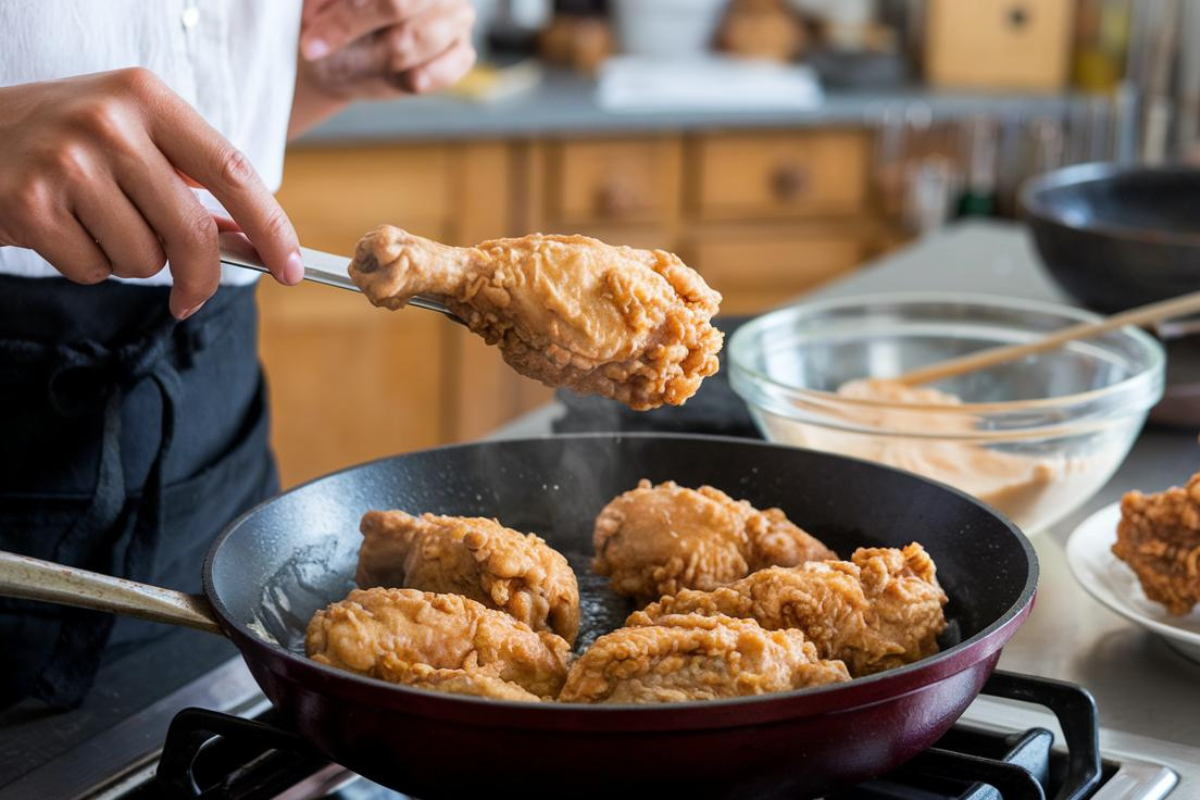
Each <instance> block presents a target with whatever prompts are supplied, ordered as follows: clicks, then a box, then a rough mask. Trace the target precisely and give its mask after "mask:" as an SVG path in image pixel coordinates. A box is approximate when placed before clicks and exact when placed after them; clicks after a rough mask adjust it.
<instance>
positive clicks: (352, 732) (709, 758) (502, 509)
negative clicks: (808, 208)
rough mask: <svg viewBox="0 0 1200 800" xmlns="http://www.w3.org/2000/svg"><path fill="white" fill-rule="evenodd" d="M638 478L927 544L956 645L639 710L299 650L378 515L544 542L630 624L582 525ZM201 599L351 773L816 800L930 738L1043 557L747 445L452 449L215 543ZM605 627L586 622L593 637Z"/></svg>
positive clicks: (388, 463) (431, 784)
mask: <svg viewBox="0 0 1200 800" xmlns="http://www.w3.org/2000/svg"><path fill="white" fill-rule="evenodd" d="M642 477H646V478H650V479H651V480H653V481H661V480H667V479H674V480H677V481H679V482H681V483H684V484H687V485H697V484H700V483H710V484H713V485H715V486H717V487H719V488H722V489H725V490H726V491H728V492H730V493H731V494H733V495H735V496H738V497H744V498H746V499H748V500H750V501H752V502H753V503H755V504H757V505H761V506H769V505H778V506H780V507H782V508H783V509H784V511H785V512H787V514H788V515H789V516H790V517H791V518H792V519H793V520H795V521H797V522H798V523H800V524H801V525H802V526H804V527H806V528H807V529H809V530H810V531H812V532H813V533H815V534H817V535H818V536H820V537H822V538H823V539H825V541H826V542H828V543H829V544H830V545H831V546H833V547H835V548H836V549H838V550H839V551H841V552H842V553H844V554H848V553H849V552H851V551H852V550H853V549H854V548H855V547H857V546H860V545H902V544H907V543H908V542H909V541H912V540H914V539H916V540H918V541H920V542H922V543H923V544H924V545H925V546H926V548H927V549H928V550H929V551H930V552H931V553H932V555H933V557H934V558H935V560H936V561H937V563H938V568H939V577H940V578H941V580H942V583H943V585H944V586H945V588H946V591H947V593H948V594H949V596H950V604H949V606H948V609H947V613H948V616H949V618H950V620H951V626H950V630H949V631H948V637H947V642H946V643H945V644H946V645H948V646H947V647H946V648H945V649H944V650H943V652H941V653H940V654H938V655H937V656H934V657H932V658H929V659H926V660H924V661H921V662H919V663H917V664H913V665H910V666H907V667H904V668H902V669H897V670H893V671H890V672H887V673H883V674H880V675H877V676H873V677H870V678H865V679H859V680H856V681H853V682H851V683H849V684H843V685H839V686H833V687H826V688H821V689H815V690H809V691H802V692H790V693H784V694H776V695H767V696H763V697H757V698H747V699H741V700H731V701H722V702H707V703H694V704H685V705H665V706H630V707H621V706H607V707H605V706H601V707H595V706H577V705H556V704H544V705H535V704H518V703H505V702H497V701H488V700H480V699H475V698H467V697H457V696H450V695H442V694H436V693H430V692H423V691H418V690H412V689H405V688H400V687H395V686H391V685H388V684H385V683H382V682H379V681H375V680H372V679H367V678H360V677H357V676H354V675H349V674H347V673H343V672H339V671H336V670H333V669H330V668H327V667H323V666H321V665H318V664H315V663H313V662H311V661H309V660H307V659H306V658H304V657H303V656H302V655H298V654H297V652H296V646H297V643H298V642H299V639H300V637H301V636H302V632H303V628H304V625H305V624H306V623H307V620H308V618H309V616H310V615H311V613H312V612H313V611H315V610H316V609H317V608H318V607H320V606H323V605H325V604H326V603H328V602H330V601H332V600H335V599H340V598H341V597H342V596H343V595H344V594H345V593H346V591H348V589H349V588H350V586H351V583H350V578H351V576H352V574H353V565H354V561H355V558H356V555H357V547H358V543H359V538H360V537H359V535H358V533H357V526H358V520H359V517H360V515H361V514H362V513H363V512H364V511H366V510H367V509H370V508H379V507H398V508H405V509H409V510H414V511H426V510H428V511H434V512H440V513H448V514H470V515H494V516H497V517H499V518H500V519H501V520H502V521H503V522H504V523H505V524H507V525H510V526H512V527H514V528H518V529H521V530H533V531H537V532H538V533H539V534H541V535H542V536H544V537H545V538H546V539H547V540H548V541H549V543H550V544H551V545H552V546H554V547H557V548H558V549H560V550H562V551H563V552H564V553H566V554H567V555H568V556H569V557H570V558H571V561H572V563H573V564H574V566H575V568H576V571H577V573H578V574H579V575H580V578H581V588H582V589H583V593H584V595H585V598H587V599H586V600H585V602H587V603H588V606H587V607H586V608H585V616H588V615H593V616H595V615H597V614H598V615H599V616H601V617H603V618H604V619H603V620H602V621H601V626H600V627H609V626H613V625H615V624H617V623H619V621H620V619H621V618H622V617H623V615H624V613H625V612H626V611H627V610H628V609H627V607H626V606H624V605H623V604H621V603H618V602H616V601H615V599H614V598H612V597H609V596H606V592H605V591H602V590H600V589H599V588H598V587H599V584H598V583H597V582H595V580H594V579H589V578H588V577H587V573H586V565H587V560H588V556H589V554H590V550H591V523H592V519H593V518H594V516H595V514H596V512H597V511H598V510H599V509H600V507H601V506H602V505H603V504H604V503H605V502H607V501H608V500H609V499H610V498H611V497H612V496H614V495H616V494H618V493H619V492H622V491H624V490H626V489H629V488H630V487H632V486H633V485H634V484H635V483H636V481H637V480H638V479H639V478H642ZM204 584H205V593H206V595H207V597H208V600H209V601H210V602H211V604H212V612H213V614H214V615H215V617H216V619H217V621H218V622H219V624H220V626H221V628H222V629H223V630H224V632H225V633H226V634H227V635H228V636H229V637H230V638H231V639H232V640H233V641H234V642H235V643H236V644H237V646H238V647H239V648H240V649H241V651H242V654H243V656H244V657H245V659H246V662H247V664H248V665H249V667H250V669H251V671H252V672H253V673H254V675H255V677H256V679H257V680H258V682H259V684H260V685H261V686H262V688H263V691H264V692H265V693H266V694H267V696H268V697H270V699H271V700H272V702H273V703H274V704H275V706H276V707H277V708H278V710H279V711H280V712H281V715H282V717H283V718H284V719H285V720H286V721H287V722H288V723H289V724H290V725H291V727H292V728H293V729H294V730H296V731H297V732H298V733H299V734H301V735H302V736H303V737H304V738H305V739H307V740H309V741H311V742H313V743H315V744H316V745H317V746H318V747H319V748H320V749H321V750H322V751H324V752H325V753H326V754H328V755H329V756H330V757H331V758H333V759H334V760H336V761H338V762H340V763H341V764H343V765H345V766H347V767H349V768H350V769H352V770H355V771H357V772H360V773H361V774H363V775H365V776H367V777H369V778H371V779H372V780H374V781H377V782H380V783H383V784H386V785H389V786H391V787H394V788H396V789H398V790H400V791H403V792H406V793H409V794H412V795H415V796H418V797H422V798H425V800H437V798H450V797H465V796H471V795H473V794H475V793H480V794H486V795H495V794H497V793H499V795H501V796H506V795H510V794H512V795H520V796H525V797H537V796H543V795H544V796H573V797H574V796H588V795H593V796H598V795H605V796H628V795H641V794H643V793H645V794H649V793H651V792H659V791H661V792H669V793H670V794H671V795H672V796H682V795H689V796H703V797H710V796H720V797H737V798H747V797H758V796H767V795H768V794H769V795H771V796H788V797H804V796H813V795H816V794H820V793H821V792H824V791H827V790H829V789H831V788H833V787H837V786H841V785H846V784H851V783H857V782H859V781H862V780H864V779H866V778H868V777H871V776H873V775H876V774H879V773H881V772H884V771H887V770H889V769H891V768H893V767H895V766H896V765H898V764H899V763H901V762H903V761H905V760H907V759H908V758H910V757H912V756H914V755H915V754H917V753H919V752H920V751H922V750H924V749H925V748H927V747H929V746H930V745H931V744H933V743H934V742H935V741H936V740H937V739H938V737H939V736H940V735H941V734H942V733H943V732H944V731H945V730H946V729H947V728H948V727H949V726H950V725H951V724H952V723H953V722H954V720H955V719H956V718H957V717H958V716H959V714H960V713H961V712H962V711H963V709H965V708H966V706H967V705H968V704H969V703H970V702H971V700H972V699H974V697H975V696H976V694H977V693H978V692H979V689H980V687H981V686H982V685H983V683H984V681H986V680H987V678H988V676H989V675H990V674H991V672H992V669H993V667H994V666H995V663H996V660H997V659H998V658H999V656H1000V648H1001V647H1002V646H1003V645H1004V644H1005V643H1006V642H1007V641H1008V640H1009V638H1011V636H1012V635H1013V633H1015V632H1016V629H1017V627H1018V626H1019V625H1020V624H1021V623H1022V622H1023V621H1024V619H1025V617H1026V616H1027V615H1028V613H1029V611H1030V608H1031V606H1032V602H1033V597H1034V591H1035V588H1036V585H1037V562H1036V559H1035V556H1034V553H1033V549H1032V547H1031V546H1030V544H1029V542H1028V541H1027V540H1026V539H1025V538H1024V536H1022V535H1021V534H1020V533H1019V532H1018V531H1017V530H1016V529H1015V528H1014V527H1013V526H1012V525H1011V524H1010V523H1008V522H1006V521H1005V520H1004V519H1002V518H1000V517H998V516H997V515H996V514H995V513H994V512H992V511H990V510H988V509H987V508H986V507H985V506H983V505H982V504H980V503H978V502H976V501H975V500H972V499H970V498H969V497H967V496H966V495H963V494H961V493H959V492H956V491H954V490H952V489H949V488H946V487H944V486H940V485H937V484H933V483H930V482H929V481H926V480H923V479H921V478H919V477H916V476H913V475H909V474H907V473H902V472H898V471H895V470H892V469H888V468H886V467H882V466H878V465H875V464H869V463H865V462H860V461H855V460H851V459H846V458H841V457H838V456H833V455H829V454H825V453H816V452H809V451H803V450H796V449H791V448H786V447H780V446H775V445H769V444H763V443H757V442H750V441H745V440H733V439H718V438H709V437H688V436H679V437H669V436H612V435H597V436H572V437H550V438H545V439H531V440H522V441H514V442H498V443H486V444H476V445H465V446H459V447H450V448H444V449H440V450H432V451H427V452H423V453H415V454H411V455H405V456H399V457H396V458H391V459H385V460H382V461H377V462H374V463H371V464H366V465H364V466H360V467H356V468H352V469H349V470H346V471H344V472H341V473H337V474H334V475H331V476H328V477H326V478H322V479H320V480H317V481H315V482H313V483H310V484H308V485H306V486H303V487H300V488H298V489H295V490H293V491H291V492H288V493H286V494H284V495H282V496H281V497H279V498H277V499H274V500H272V501H270V502H268V503H266V504H264V505H262V506H260V507H259V508H257V509H255V510H253V511H251V512H250V513H248V514H247V515H245V516H244V517H242V518H241V519H240V520H238V521H237V522H235V523H234V524H233V525H232V526H231V527H230V528H229V529H228V530H227V531H226V532H225V533H224V534H222V536H221V537H220V538H219V539H218V540H217V542H216V543H214V545H213V548H212V550H211V551H210V553H209V556H208V558H207V560H206V562H205V564H204ZM597 632H598V631H596V630H590V631H589V630H588V629H586V628H585V629H584V631H582V636H581V638H583V639H585V640H586V639H588V638H590V637H591V636H594V635H595V634H596V633H597ZM264 634H266V635H267V638H264ZM272 638H273V639H276V640H278V641H279V642H280V644H276V643H275V642H273V641H269V639H272ZM954 642H957V643H954ZM289 646H290V647H291V648H292V649H289Z"/></svg>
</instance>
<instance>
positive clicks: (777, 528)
mask: <svg viewBox="0 0 1200 800" xmlns="http://www.w3.org/2000/svg"><path fill="white" fill-rule="evenodd" d="M592 538H593V544H594V545H595V548H596V558H595V560H594V561H593V564H592V568H593V570H594V571H595V572H596V573H597V574H599V575H607V576H608V577H609V579H610V583H611V585H612V588H613V591H615V592H617V593H618V594H623V595H627V596H629V597H633V598H636V599H637V600H638V601H640V602H642V603H646V602H649V601H651V600H655V599H657V598H659V597H662V596H663V595H665V594H673V593H675V592H678V591H681V590H683V589H715V588H716V587H718V586H720V585H722V584H726V583H730V582H731V581H736V580H738V579H739V578H743V577H745V576H746V575H747V574H749V573H751V572H753V571H755V570H758V569H762V568H764V567H769V566H773V565H783V566H793V565H795V564H801V563H804V562H806V561H813V560H819V559H825V558H837V554H836V553H834V552H833V551H832V550H830V549H829V548H827V547H826V546H825V545H824V544H822V543H821V542H820V541H818V540H817V539H816V538H815V537H813V536H811V535H809V534H808V533H805V532H804V531H803V530H801V529H800V528H799V527H797V526H796V525H793V524H792V523H791V522H789V521H788V518H787V517H786V516H784V514H783V512H782V511H780V510H779V509H777V508H769V509H767V510H766V511H759V510H758V509H756V508H754V506H752V505H750V504H749V503H748V502H746V501H745V500H734V499H733V498H732V497H730V496H729V495H727V494H725V493H724V492H722V491H720V490H719V489H714V488H713V487H711V486H701V487H700V488H699V489H687V488H684V487H682V486H679V485H678V484H676V483H675V482H674V481H667V482H666V483H661V484H659V485H658V486H652V485H651V483H650V481H647V480H642V481H640V482H639V483H638V486H637V488H636V489H633V490H631V491H628V492H625V493H624V494H622V495H620V496H618V497H616V498H615V499H613V500H612V502H610V503H609V504H608V505H606V506H605V507H604V508H603V510H601V512H600V514H599V516H597V517H596V524H595V530H594V532H593V537H592Z"/></svg>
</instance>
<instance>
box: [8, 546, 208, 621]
mask: <svg viewBox="0 0 1200 800" xmlns="http://www.w3.org/2000/svg"><path fill="white" fill-rule="evenodd" d="M0 596H3V597H19V598H22V599H25V600H43V601H45V602H47V603H58V604H59V605H65V606H78V607H80V608H91V609H94V610H96V611H107V612H108V613H110V614H123V615H125V616H129V617H139V618H141V619H148V620H151V621H152V622H165V623H167V624H168V625H182V626H184V627H187V628H196V629H197V630H202V631H206V632H208V633H216V634H221V633H222V631H221V627H220V626H219V625H217V621H216V618H215V617H214V616H213V612H212V607H211V606H210V605H209V604H208V600H206V599H205V598H204V597H203V596H201V595H194V594H185V593H184V592H176V591H172V590H170V589H160V588H158V587H157V586H149V585H147V584H144V583H136V582H134V581H128V580H125V579H124V578H113V577H110V576H108V575H101V574H100V573H98V572H89V571H87V570H85V569H78V568H76V567H64V566H63V565H61V564H54V563H52V562H50V561H41V560H39V559H36V558H29V557H28V556H21V555H17V554H16V553H7V552H4V551H3V550H0Z"/></svg>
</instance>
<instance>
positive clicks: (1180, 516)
mask: <svg viewBox="0 0 1200 800" xmlns="http://www.w3.org/2000/svg"><path fill="white" fill-rule="evenodd" d="M1112 552H1113V555H1115V556H1116V557H1117V558H1119V559H1121V560H1122V561H1124V562H1125V563H1126V564H1128V565H1129V566H1130V568H1131V569H1132V570H1133V571H1134V573H1135V574H1136V575H1137V576H1138V580H1139V581H1141V584H1142V591H1144V592H1145V593H1146V597H1148V598H1150V599H1151V600H1153V601H1155V602H1157V603H1162V604H1163V605H1164V606H1166V608H1167V611H1168V612H1170V613H1171V614H1178V615H1183V614H1188V613H1190V612H1191V610H1192V609H1193V608H1194V607H1195V605H1196V603H1198V602H1200V474H1197V475H1193V476H1192V478H1191V480H1189V481H1188V482H1187V485H1186V486H1183V487H1179V486H1172V487H1171V488H1170V489H1167V490H1166V491H1165V492H1159V493H1157V494H1149V495H1147V494H1142V493H1141V492H1129V493H1127V494H1126V495H1125V496H1124V497H1123V498H1121V522H1120V523H1119V524H1118V525H1117V541H1116V543H1115V544H1114V545H1113V546H1112Z"/></svg>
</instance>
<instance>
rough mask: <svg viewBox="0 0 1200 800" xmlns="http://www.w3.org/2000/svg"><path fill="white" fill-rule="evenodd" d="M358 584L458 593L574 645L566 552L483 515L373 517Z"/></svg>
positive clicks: (365, 531) (572, 588)
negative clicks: (555, 634)
mask: <svg viewBox="0 0 1200 800" xmlns="http://www.w3.org/2000/svg"><path fill="white" fill-rule="evenodd" d="M360 529H361V530H362V535H363V543H362V547H361V548H360V549H359V551H358V571H357V573H356V574H355V576H354V580H355V582H356V583H358V585H359V587H360V588H363V589H369V588H371V587H374V586H387V587H405V588H410V589H421V590H423V591H426V592H452V593H454V594H461V595H463V596H464V597H469V598H471V599H472V600H477V601H478V602H480V603H483V604H484V605H485V606H487V607H489V608H495V609H499V610H500V611H504V612H507V613H508V614H511V615H512V616H513V617H515V618H517V619H518V620H520V621H521V622H524V623H525V624H526V625H528V626H529V627H530V628H533V629H534V630H535V631H540V630H551V631H553V632H554V633H557V634H558V635H559V636H561V637H563V638H564V639H566V640H567V642H568V643H570V644H574V642H575V634H576V633H577V632H578V630H579V586H578V584H577V583H576V580H575V573H574V571H573V570H572V569H571V567H570V565H569V564H568V563H567V559H566V558H564V557H563V555H562V554H561V553H559V552H558V551H557V550H555V549H553V548H552V547H550V545H548V544H546V542H545V541H543V540H542V539H541V538H539V537H537V536H535V535H533V534H532V533H530V534H523V533H519V532H517V531H514V530H512V529H511V528H506V527H504V526H503V525H501V524H500V523H499V522H498V521H497V520H494V519H486V518H484V517H442V516H437V515H435V514H422V515H421V516H419V517H414V516H412V515H411V514H406V513H404V512H403V511H368V512H367V513H366V514H364V515H363V518H362V523H361V526H360Z"/></svg>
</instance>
